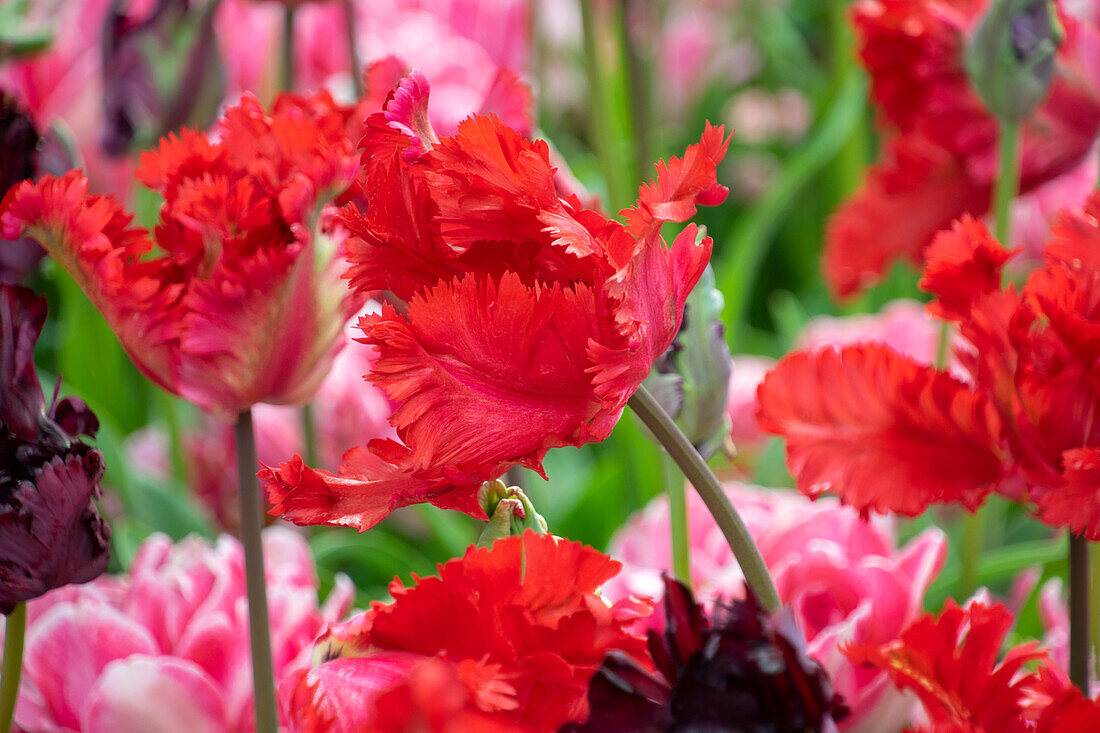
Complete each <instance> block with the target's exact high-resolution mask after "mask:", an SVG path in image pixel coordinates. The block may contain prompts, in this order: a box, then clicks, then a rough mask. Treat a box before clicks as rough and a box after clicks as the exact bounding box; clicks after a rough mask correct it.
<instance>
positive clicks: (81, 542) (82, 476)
mask: <svg viewBox="0 0 1100 733" xmlns="http://www.w3.org/2000/svg"><path fill="white" fill-rule="evenodd" d="M45 321H46V300H45V299H44V298H39V297H37V296H36V295H35V294H34V293H33V292H31V291H30V290H28V289H26V288H23V287H17V286H9V285H2V286H0V612H2V613H5V614H7V613H11V611H12V610H13V609H14V608H15V606H16V605H18V604H19V603H21V602H23V601H26V600H29V599H31V598H36V597H38V596H40V595H42V594H43V593H45V592H46V591H48V590H51V589H53V588H58V587H60V586H63V585H68V584H69V583H86V582H87V581H89V580H92V579H93V578H95V577H96V576H98V575H100V574H101V573H103V571H104V570H106V569H107V560H108V538H109V537H110V531H109V529H108V527H107V524H106V522H104V521H103V519H102V518H101V517H100V516H99V512H98V511H97V510H96V507H95V504H94V503H93V501H92V500H93V499H94V498H95V497H96V496H98V495H99V479H100V478H101V477H102V476H103V456H102V455H101V454H100V452H99V451H98V450H96V449H94V448H92V447H91V446H88V445H86V444H84V443H82V442H81V441H80V440H79V439H78V436H80V435H87V436H88V437H94V435H95V432H96V430H97V429H98V428H99V423H98V421H97V420H96V418H95V415H93V414H92V412H91V410H89V409H88V407H87V405H85V404H84V403H83V402H82V401H81V400H78V399H75V398H71V397H70V398H66V399H64V400H61V401H60V402H59V401H58V400H57V399H56V396H55V398H54V400H53V402H52V403H51V404H49V405H47V404H46V398H45V395H43V393H42V387H41V386H40V384H39V382H38V375H37V374H36V372H35V369H34V345H35V343H36V342H37V341H38V337H39V335H40V334H41V333H42V325H43V324H44V323H45Z"/></svg>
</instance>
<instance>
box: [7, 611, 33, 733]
mask: <svg viewBox="0 0 1100 733" xmlns="http://www.w3.org/2000/svg"><path fill="white" fill-rule="evenodd" d="M26 633H27V604H26V603H20V604H19V605H17V606H16V607H15V608H14V609H12V612H11V613H9V614H8V618H7V620H6V621H5V623H4V661H3V665H2V666H0V731H9V730H11V723H12V718H13V716H14V715H15V701H16V699H18V697H19V678H20V676H22V673H23V637H24V636H25V635H26Z"/></svg>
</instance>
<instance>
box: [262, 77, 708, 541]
mask: <svg viewBox="0 0 1100 733" xmlns="http://www.w3.org/2000/svg"><path fill="white" fill-rule="evenodd" d="M428 95H429V88H428V83H427V80H426V79H425V78H424V77H423V76H422V75H420V74H416V73H413V74H411V75H410V76H408V77H406V78H405V79H404V80H403V81H402V82H401V84H400V85H399V86H398V87H397V88H396V89H395V91H394V93H393V96H392V98H391V99H390V101H389V102H388V103H387V105H386V108H385V110H384V111H383V112H380V113H377V114H374V115H372V116H371V117H370V118H369V119H368V120H367V134H366V136H365V138H364V141H363V148H364V166H365V169H364V178H365V180H366V185H365V186H364V187H363V188H364V190H365V192H366V197H367V207H366V212H365V213H363V212H360V211H358V210H356V209H353V208H347V209H345V210H344V213H343V216H342V220H343V223H344V224H345V226H347V228H348V229H349V230H350V231H351V233H352V238H351V240H350V242H349V259H350V261H351V263H352V266H351V268H350V269H349V270H348V272H347V274H346V277H347V278H348V279H349V280H350V282H351V286H352V287H353V288H355V289H356V290H357V291H358V292H370V291H374V290H380V289H385V290H389V291H390V292H392V293H393V294H394V295H395V296H397V297H398V298H400V299H401V300H403V301H404V302H405V304H406V307H405V308H404V309H403V310H402V311H401V312H399V311H398V310H397V309H396V308H394V307H393V306H390V305H387V306H385V307H384V309H383V311H382V312H381V313H379V314H374V315H367V316H364V317H363V318H362V319H361V320H360V324H359V325H360V327H361V328H362V331H363V338H362V339H361V340H362V341H363V342H364V343H366V344H368V345H370V346H372V347H374V348H376V349H377V350H378V358H377V361H376V362H375V366H374V371H373V372H372V374H371V375H370V376H369V379H370V380H371V381H372V382H374V383H375V384H377V385H379V386H380V387H382V389H383V390H385V392H386V393H387V394H388V396H389V397H390V398H391V399H392V400H393V401H394V402H395V403H396V409H395V411H394V413H393V417H392V418H391V424H393V425H394V427H395V428H396V430H397V435H398V439H397V440H376V441H372V442H371V443H370V444H369V445H368V446H367V447H366V448H354V449H352V450H350V451H348V452H347V453H346V454H345V455H344V465H343V466H341V468H340V470H339V472H338V474H337V475H333V474H330V473H327V472H323V471H315V470H313V469H311V468H309V467H307V466H305V465H304V464H303V462H302V460H301V459H300V458H299V457H297V456H296V457H295V458H294V459H293V460H291V461H289V462H287V463H284V464H282V465H281V466H279V467H278V468H274V469H269V470H266V471H264V472H262V474H261V475H262V477H263V479H264V481H265V484H266V486H267V489H268V491H269V496H270V498H271V500H272V503H273V504H274V505H275V508H274V510H273V511H275V512H278V513H282V514H283V515H284V516H285V517H286V518H287V519H289V520H291V521H293V522H296V523H300V524H333V525H349V526H354V527H358V528H359V529H361V530H365V529H367V528H369V527H371V526H373V525H374V524H376V523H378V522H379V521H381V520H382V519H383V518H384V517H385V516H386V515H387V514H389V513H390V512H391V511H392V510H393V509H395V508H397V507H400V506H404V505H407V504H410V503H414V502H423V501H430V502H432V503H434V504H436V505H438V506H443V507H447V508H454V509H461V510H463V511H466V512H468V513H471V514H473V515H474V516H479V517H481V516H483V513H482V511H481V509H480V507H479V506H478V505H477V501H476V494H477V488H478V487H479V486H480V485H481V484H482V483H483V482H484V481H487V480H490V479H494V478H497V477H498V476H500V475H501V474H503V473H504V472H505V471H506V470H507V469H508V468H510V467H512V466H515V465H521V466H525V467H527V468H530V469H532V470H535V471H540V472H541V470H542V468H541V464H542V458H543V456H544V455H545V454H546V451H547V450H549V449H550V448H554V447H558V446H565V445H582V444H584V443H591V442H596V441H601V440H603V439H604V438H606V437H607V435H608V434H609V433H610V431H611V428H612V427H613V426H614V425H615V422H616V421H617V420H618V418H619V416H620V415H621V413H622V410H623V408H624V406H625V405H626V402H627V400H628V399H629V398H630V396H631V395H632V394H633V393H634V391H635V390H636V389H637V388H638V385H639V384H640V383H641V382H642V380H643V379H645V377H646V375H647V374H648V373H649V370H650V366H651V364H652V363H653V360H654V359H656V358H657V357H658V356H659V355H661V354H662V353H664V351H665V350H666V349H667V348H668V346H669V344H670V343H671V342H672V338H673V336H674V335H675V334H676V331H677V329H678V328H679V326H680V319H681V316H682V313H683V307H684V301H685V299H686V298H687V295H688V293H689V292H690V291H691V289H692V287H693V286H694V285H695V283H696V281H697V280H698V279H699V277H700V275H701V274H702V272H703V269H704V268H705V267H706V264H707V260H708V259H709V257H710V250H711V240H710V239H709V238H707V237H701V236H700V234H699V231H698V228H697V227H695V226H692V225H689V226H688V227H686V228H685V229H684V230H683V232H682V233H681V234H680V235H679V236H678V237H677V238H676V240H675V241H674V242H673V243H672V245H671V247H669V246H667V245H666V244H665V243H664V241H663V240H662V239H661V237H660V229H661V224H662V223H663V222H666V221H685V220H687V219H688V218H690V217H691V216H692V215H694V213H695V210H696V206H697V205H716V204H718V203H721V202H722V201H723V200H724V198H725V196H726V193H727V192H726V189H725V188H724V187H723V186H720V185H719V184H718V183H717V182H716V176H715V170H716V166H717V164H718V162H719V161H720V160H721V159H722V157H723V155H724V154H725V150H726V146H727V140H726V138H725V135H724V133H723V130H722V128H720V127H719V128H716V127H712V126H710V125H708V126H707V128H706V131H705V132H704V133H703V137H702V139H701V141H700V142H699V143H698V144H696V145H692V146H690V147H689V148H688V150H687V152H686V154H685V155H684V157H683V159H678V158H673V159H671V160H670V161H669V163H667V164H665V163H661V164H660V165H659V166H658V176H657V179H656V181H654V182H651V183H649V184H647V185H645V186H643V187H642V188H641V191H640V194H639V199H638V203H637V204H636V205H635V206H633V207H631V208H629V209H626V210H624V211H623V215H624V216H625V219H626V223H625V224H622V223H620V222H618V221H614V220H608V219H606V218H605V217H604V216H602V215H601V214H599V213H597V212H595V211H590V210H586V209H583V208H582V207H581V205H580V203H579V201H578V200H577V198H576V197H575V196H571V195H566V196H562V195H559V192H558V190H557V188H556V187H555V183H554V169H553V167H552V166H551V165H550V162H549V153H548V148H547V145H546V144H545V143H543V142H541V141H531V140H527V139H525V138H523V137H521V136H520V135H519V134H518V133H516V132H515V131H513V130H512V129H510V128H508V127H507V126H505V125H504V124H503V123H502V122H501V121H500V120H499V119H497V118H496V117H494V116H473V117H470V118H468V119H467V120H465V121H464V122H463V123H462V124H461V125H459V128H458V131H457V133H456V134H455V135H453V136H449V137H447V136H445V137H442V138H441V137H439V136H438V135H437V134H436V132H435V130H434V129H433V128H432V126H431V124H430V122H429V121H428V119H429V118H428Z"/></svg>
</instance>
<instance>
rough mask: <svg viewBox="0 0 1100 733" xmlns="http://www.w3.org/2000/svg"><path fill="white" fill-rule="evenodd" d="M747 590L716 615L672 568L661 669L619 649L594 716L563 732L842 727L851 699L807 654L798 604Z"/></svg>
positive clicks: (599, 684) (781, 731) (600, 678)
mask: <svg viewBox="0 0 1100 733" xmlns="http://www.w3.org/2000/svg"><path fill="white" fill-rule="evenodd" d="M746 595H747V597H746V599H745V600H743V601H732V602H729V603H724V602H719V603H718V604H717V605H716V606H715V609H714V616H713V618H709V619H708V618H707V617H706V615H705V614H704V613H703V608H702V607H701V606H700V605H699V604H698V603H696V602H695V599H694V598H693V597H692V595H691V591H690V590H688V588H687V587H686V586H684V585H683V584H682V583H680V582H679V581H676V580H673V579H672V578H670V577H669V576H667V575H666V576H665V596H664V598H665V616H666V618H667V624H666V626H665V631H664V633H662V634H658V633H656V632H654V631H650V632H649V651H650V654H651V655H652V659H653V662H654V665H655V666H656V671H655V672H653V671H650V670H648V669H645V668H643V667H641V666H639V665H638V663H637V662H635V661H634V660H633V659H631V658H629V657H627V656H625V655H618V654H616V653H614V652H612V653H611V654H609V655H608V656H607V659H606V660H605V661H604V664H603V667H601V668H600V671H599V672H598V673H597V674H596V676H595V677H593V678H592V682H591V684H590V686H589V688H588V703H589V707H590V711H591V712H590V713H589V717H588V720H587V721H586V722H585V723H584V724H570V725H567V726H565V727H564V728H562V733H590V732H592V733H595V731H605V730H629V731H636V733H664V732H665V731H708V733H723V732H724V731H728V732H729V733H735V732H736V731H771V732H772V733H804V732H805V731H810V730H814V731H823V732H824V733H829V732H830V731H833V732H835V731H836V721H838V720H841V719H842V718H844V717H846V716H847V715H848V708H847V707H846V706H845V705H844V703H843V701H842V700H841V698H840V696H839V695H837V694H835V693H834V692H833V687H832V683H831V682H830V681H829V678H828V676H827V675H826V674H825V670H823V669H822V668H821V665H820V664H818V663H817V662H816V661H814V660H813V659H811V658H810V657H809V655H807V654H806V650H805V646H806V644H805V642H804V641H803V639H802V634H801V632H800V631H799V630H798V628H797V626H796V625H795V621H794V618H793V616H791V614H790V611H789V609H782V610H780V611H779V612H778V613H777V614H775V615H773V616H769V615H768V614H766V613H765V612H764V611H763V610H762V609H761V608H760V606H759V604H758V603H757V601H756V598H755V597H753V595H752V593H751V592H748V591H746Z"/></svg>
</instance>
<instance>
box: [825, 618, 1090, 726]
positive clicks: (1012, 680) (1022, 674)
mask: <svg viewBox="0 0 1100 733" xmlns="http://www.w3.org/2000/svg"><path fill="white" fill-rule="evenodd" d="M1012 625H1013V618H1012V614H1011V613H1010V612H1009V611H1008V609H1006V608H1005V607H1004V606H1003V605H1001V604H996V605H992V606H990V605H985V604H983V603H979V602H977V601H973V602H971V603H969V604H967V606H966V607H965V608H959V607H958V606H957V605H956V604H955V602H954V601H951V600H949V601H948V602H947V606H946V607H945V608H944V610H943V613H941V614H940V616H939V617H938V618H936V617H933V616H931V615H928V616H925V617H923V618H921V619H920V620H918V621H916V622H915V623H913V624H912V625H911V626H910V627H909V628H907V629H906V630H905V631H903V632H902V633H901V635H900V636H899V638H898V639H896V640H895V641H892V642H890V643H888V644H884V645H882V646H880V647H875V646H873V645H857V646H853V647H851V648H849V649H848V650H847V652H846V653H847V654H848V656H849V657H851V659H852V662H853V663H855V664H863V665H866V666H872V667H877V668H878V669H881V670H884V671H886V672H887V673H888V674H889V675H890V677H891V678H892V679H893V681H894V684H895V685H897V687H898V688H899V689H905V690H911V691H912V692H914V693H916V695H917V697H918V698H919V699H920V702H921V706H922V707H923V708H924V712H925V715H926V718H927V720H928V725H927V726H925V727H920V728H916V729H911V730H910V733H949V732H952V731H972V732H973V733H1059V732H1061V731H1089V730H1097V729H1098V728H1100V703H1097V702H1094V701H1092V700H1089V699H1088V698H1086V697H1084V695H1082V694H1081V692H1080V691H1079V690H1078V689H1077V688H1075V687H1074V686H1073V685H1071V684H1070V683H1069V680H1068V679H1067V678H1066V676H1065V673H1063V672H1062V671H1061V670H1060V669H1058V668H1057V667H1056V666H1054V665H1053V664H1052V663H1051V661H1050V659H1049V657H1048V655H1047V653H1046V652H1045V651H1040V650H1039V649H1037V647H1036V644H1034V643H1030V644H1022V645H1020V646H1017V647H1015V648H1013V649H1010V650H1009V651H1008V653H1007V654H1006V655H1005V656H1004V659H1003V660H1001V661H1000V662H998V661H997V657H998V656H999V652H1000V649H1001V646H1002V645H1003V644H1004V641H1005V637H1006V636H1007V635H1008V632H1009V630H1010V629H1011V628H1012ZM1036 662H1037V663H1038V670H1037V671H1034V672H1031V671H1028V670H1027V669H1026V668H1025V667H1024V665H1026V664H1030V663H1036Z"/></svg>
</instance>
